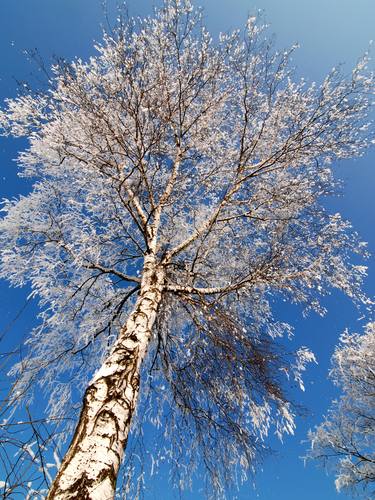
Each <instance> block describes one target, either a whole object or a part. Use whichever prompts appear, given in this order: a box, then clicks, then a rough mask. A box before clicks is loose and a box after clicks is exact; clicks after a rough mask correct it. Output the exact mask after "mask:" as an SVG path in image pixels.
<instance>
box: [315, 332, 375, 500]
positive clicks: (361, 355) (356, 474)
mask: <svg viewBox="0 0 375 500" xmlns="http://www.w3.org/2000/svg"><path fill="white" fill-rule="evenodd" d="M340 341H341V343H340V345H339V346H338V347H337V348H336V350H335V353H334V355H333V357H332V365H333V367H332V370H331V372H330V376H331V378H332V380H333V381H334V383H335V384H336V385H337V386H338V387H339V388H340V390H341V393H342V394H341V396H340V398H339V400H338V401H334V402H333V404H332V408H331V409H330V410H329V413H328V415H327V417H326V419H325V421H324V422H323V423H322V424H321V425H320V426H319V427H317V428H316V429H315V431H314V432H311V433H310V435H309V437H310V440H311V451H310V454H309V456H310V458H314V459H319V460H321V461H322V462H323V463H324V464H325V465H331V466H332V465H333V468H334V470H335V471H336V481H335V484H336V488H337V490H338V491H340V490H341V489H348V490H350V491H352V492H357V493H359V494H361V495H363V496H366V498H374V495H375V488H374V486H375V445H374V443H375V323H369V324H368V325H367V327H366V330H365V333H364V334H362V335H358V334H349V333H348V332H345V333H344V334H343V335H342V336H341V338H340Z"/></svg>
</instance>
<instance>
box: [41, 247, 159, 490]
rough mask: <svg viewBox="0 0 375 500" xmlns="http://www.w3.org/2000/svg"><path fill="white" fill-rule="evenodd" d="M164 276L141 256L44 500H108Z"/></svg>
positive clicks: (148, 258)
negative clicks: (131, 296) (130, 293)
mask: <svg viewBox="0 0 375 500" xmlns="http://www.w3.org/2000/svg"><path fill="white" fill-rule="evenodd" d="M163 281H164V273H163V270H162V269H161V268H160V267H158V266H157V265H156V261H155V256H154V254H149V255H146V257H145V260H144V271H143V276H142V282H141V288H140V294H139V297H138V300H137V302H136V305H135V307H134V310H133V312H132V313H131V314H130V316H129V319H128V321H127V322H126V324H125V326H124V328H123V329H122V331H121V333H120V336H119V338H118V339H117V341H116V343H115V344H114V346H113V348H112V350H111V352H110V354H109V355H108V357H107V358H106V360H105V361H104V363H103V365H102V366H101V368H100V369H99V371H98V372H97V373H96V374H95V375H94V378H93V380H92V381H91V383H90V384H89V386H88V388H87V389H86V392H85V395H84V398H83V407H82V410H81V414H80V417H79V422H78V425H77V429H76V432H75V434H74V437H73V439H72V442H71V444H70V447H69V450H68V452H67V453H66V455H65V458H64V460H63V462H62V464H61V467H60V470H59V472H58V474H57V476H56V478H55V480H54V482H53V483H52V486H51V488H50V491H49V494H48V496H47V499H48V500H51V499H60V500H62V499H64V500H65V499H70V498H75V499H77V498H79V499H87V500H104V499H105V500H110V499H112V498H114V495H115V487H116V479H117V474H118V470H119V467H120V464H121V460H122V457H123V454H124V450H125V447H126V443H127V438H128V434H129V429H130V423H131V419H132V416H133V413H134V410H135V408H136V402H137V397H138V392H139V382H140V368H141V364H142V360H143V358H144V356H145V354H146V351H147V347H148V344H149V341H150V338H151V330H152V326H153V324H154V321H155V317H156V312H157V309H158V306H159V303H160V301H161V296H162V289H163Z"/></svg>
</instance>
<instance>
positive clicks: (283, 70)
mask: <svg viewBox="0 0 375 500" xmlns="http://www.w3.org/2000/svg"><path fill="white" fill-rule="evenodd" d="M97 50H98V52H99V55H98V56H97V57H95V58H91V59H90V60H89V61H88V62H82V61H80V60H76V61H74V62H73V63H70V64H68V63H66V62H60V63H59V64H57V65H55V66H54V67H53V77H52V78H51V80H50V82H49V83H50V88H49V91H48V92H44V93H37V92H34V93H31V92H30V93H25V94H22V95H19V96H18V97H17V98H16V99H13V100H8V101H7V107H6V109H5V110H4V111H3V112H2V113H1V115H0V124H1V126H2V129H3V132H4V133H5V134H10V135H13V136H16V137H18V136H27V137H28V138H29V142H30V147H29V149H28V150H27V151H25V152H23V153H21V154H20V156H19V164H20V166H21V168H22V169H23V170H22V172H23V175H25V176H27V177H29V178H30V179H33V181H34V185H33V189H32V191H31V193H30V194H29V195H28V196H24V197H21V198H20V199H18V200H10V201H9V200H8V201H6V202H5V204H4V208H3V210H4V212H5V216H4V218H3V220H2V222H1V256H2V264H1V276H2V277H3V278H6V279H8V280H9V281H10V282H11V284H13V285H15V286H20V285H24V284H26V283H30V284H31V287H32V290H33V291H32V293H33V295H34V296H36V297H38V298H39V301H40V306H41V309H42V312H41V316H40V317H41V324H40V326H38V327H37V328H36V329H34V330H33V331H32V333H31V335H30V338H29V340H28V341H27V346H26V349H23V350H22V357H21V359H20V361H19V362H18V363H17V364H15V366H14V367H13V368H12V370H11V374H12V375H13V376H14V377H15V382H14V385H13V388H12V391H11V394H10V396H9V399H8V407H9V408H10V409H11V410H13V407H14V406H15V404H16V403H17V402H19V401H20V400H22V399H25V398H27V397H30V394H31V393H32V391H33V388H34V387H35V386H39V387H43V388H44V390H45V391H46V392H47V393H48V412H49V416H50V417H49V418H50V419H52V418H53V419H54V421H56V419H58V418H61V417H65V418H67V417H70V416H74V411H76V410H77V405H76V402H77V399H78V400H79V397H80V396H81V395H82V393H84V396H83V402H82V408H81V412H80V416H79V419H78V424H77V427H76V430H75V433H74V437H73V440H72V443H71V445H70V448H69V450H68V452H67V453H66V455H65V458H64V460H63V462H62V465H61V467H60V470H59V472H58V474H57V476H56V478H55V480H54V482H53V484H52V486H51V489H50V493H49V498H64V499H66V498H76V497H77V496H78V497H80V498H112V497H113V495H114V490H115V484H116V478H117V476H118V470H119V467H120V464H121V461H122V457H123V453H124V449H125V446H126V443H127V440H128V434H129V429H130V423H131V420H132V419H133V421H134V414H135V409H136V405H137V404H138V405H139V404H142V399H141V400H140V401H139V402H138V403H137V400H138V394H139V392H140V394H141V396H143V398H144V399H143V404H144V406H143V408H146V409H147V412H148V414H150V417H149V418H150V420H152V421H153V422H154V423H156V425H160V422H161V421H163V428H164V426H169V427H167V428H168V429H170V430H171V432H170V436H171V438H170V444H169V447H170V448H169V449H168V450H167V455H168V456H170V457H173V460H174V461H175V462H180V463H183V464H185V466H186V464H187V465H188V466H189V471H190V470H191V468H194V467H197V464H199V463H203V464H204V465H205V466H206V468H207V470H208V471H209V476H210V480H211V483H212V486H213V487H214V488H215V489H216V490H217V491H219V493H220V492H221V491H222V488H223V484H224V483H225V481H229V480H231V479H233V477H234V476H233V470H235V469H236V468H239V469H240V471H244V472H246V470H248V469H251V468H252V467H253V466H254V464H255V461H256V459H257V457H258V455H259V453H262V451H264V449H265V444H264V440H265V438H266V436H267V434H268V432H269V429H270V427H272V426H273V427H274V428H275V429H276V433H277V434H278V435H279V436H281V435H282V434H283V433H285V432H289V433H291V432H293V428H294V413H295V411H294V410H293V407H292V405H291V403H290V402H289V401H288V397H287V393H286V391H285V384H284V380H283V374H285V375H286V378H290V379H291V381H295V382H297V383H298V384H300V385H301V387H303V384H302V379H301V374H302V372H303V370H304V369H305V365H306V363H307V362H309V361H312V360H313V355H312V353H310V351H309V350H308V349H306V348H301V349H299V350H298V351H297V352H296V353H294V354H293V353H290V352H288V349H287V348H286V347H285V346H284V347H283V344H282V343H281V341H280V340H279V339H280V338H281V337H283V336H288V335H290V334H291V327H290V326H289V325H287V324H284V323H282V322H280V321H277V319H275V318H274V317H273V314H272V303H273V301H275V300H277V299H279V298H282V299H284V300H288V301H290V302H293V303H298V304H302V305H304V306H305V308H306V310H309V309H313V310H316V311H318V312H323V311H324V308H323V306H322V305H321V300H320V299H321V297H323V296H324V295H325V294H327V293H329V290H330V289H331V288H337V289H340V290H342V291H343V292H344V293H346V294H347V295H348V296H349V297H351V298H352V299H353V300H354V301H356V302H365V303H366V298H365V296H364V295H363V294H362V292H361V289H360V288H361V282H362V279H363V276H364V274H365V268H364V267H363V266H358V265H352V264H351V257H352V254H353V252H357V253H358V252H359V253H361V252H362V251H363V248H364V245H363V244H362V243H360V242H359V241H358V238H357V236H356V235H355V234H354V233H352V232H351V230H350V225H349V224H348V223H347V222H345V221H343V220H342V219H341V217H340V215H339V214H334V215H330V214H329V213H327V211H326V210H325V209H324V207H323V205H322V200H323V199H324V197H325V196H326V195H330V194H331V193H332V192H333V191H334V189H335V186H336V181H335V180H334V179H333V176H332V171H331V168H330V163H331V162H332V160H334V159H345V158H351V157H353V156H358V155H360V154H362V153H363V152H364V151H365V150H366V148H367V147H368V146H369V145H370V144H371V138H370V137H369V133H368V128H369V124H368V123H367V117H366V116H367V112H368V109H369V106H370V101H371V96H370V94H371V92H373V83H374V77H373V76H372V75H371V74H370V75H367V74H366V71H365V66H366V62H367V56H365V57H364V58H363V59H362V60H361V61H360V62H359V63H358V65H357V66H356V67H355V68H354V70H353V72H352V74H351V75H350V76H349V77H348V78H347V79H345V78H344V77H343V76H342V75H341V72H340V70H339V69H334V70H332V72H331V73H330V74H329V75H328V76H327V78H326V79H325V80H324V82H323V83H322V84H321V85H320V86H317V85H315V84H311V85H307V83H306V82H305V81H303V80H302V81H299V82H293V79H292V78H293V71H292V69H290V65H289V60H290V55H291V53H292V52H293V50H294V47H293V48H292V49H291V50H289V51H286V52H282V53H278V52H277V51H275V50H274V49H273V47H272V42H271V41H270V40H269V39H267V37H266V36H265V34H264V27H262V26H260V25H259V23H258V22H257V20H256V19H255V18H254V17H250V18H249V20H248V23H247V26H246V29H245V30H244V32H243V33H241V32H238V31H236V32H234V33H233V34H229V35H221V36H220V40H219V41H218V43H217V44H216V45H215V44H214V43H213V41H212V39H211V37H210V35H209V34H208V32H207V31H206V29H205V28H204V26H203V23H202V16H201V13H200V11H198V10H195V9H193V8H192V6H191V4H190V2H189V1H188V0H186V1H185V0H184V1H180V0H166V2H165V3H164V5H163V7H162V8H161V9H160V10H158V11H157V12H156V13H155V16H154V17H153V18H147V19H144V20H132V19H130V20H127V21H126V22H125V23H120V26H119V27H118V29H117V30H116V31H115V32H114V33H112V34H105V36H104V40H103V43H102V44H100V45H98V46H97ZM95 370H96V371H95ZM141 382H142V385H141V390H140V383H141ZM147 397H149V398H150V399H151V403H150V402H149V401H150V399H149V400H146V398H147ZM140 413H141V411H140V410H139V409H138V414H140ZM64 422H66V420H64ZM172 430H173V432H172ZM179 481H180V482H181V483H183V481H184V477H182V478H180V479H179ZM47 482H48V481H47Z"/></svg>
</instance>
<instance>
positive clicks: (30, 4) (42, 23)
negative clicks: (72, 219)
mask: <svg viewBox="0 0 375 500" xmlns="http://www.w3.org/2000/svg"><path fill="white" fill-rule="evenodd" d="M108 3H109V10H110V11H111V10H112V11H113V5H114V3H115V2H114V1H110V0H108ZM200 5H202V6H203V7H204V8H205V17H206V22H207V25H208V28H209V29H210V31H211V32H212V33H213V34H217V33H218V32H219V31H227V30H230V29H233V28H236V27H239V26H242V25H243V24H244V21H245V19H246V16H247V14H248V13H251V12H253V11H254V10H255V9H256V8H259V9H264V10H265V13H266V18H267V20H268V22H269V23H270V24H271V31H273V32H274V33H276V35H277V45H278V46H280V47H285V46H288V45H290V44H291V43H293V42H295V41H297V42H299V43H300V45H301V48H300V49H299V51H298V53H297V54H296V56H295V59H294V60H295V64H296V65H297V66H298V74H299V75H303V76H305V77H306V78H308V79H312V80H317V81H319V80H320V79H321V78H322V77H323V76H324V74H325V73H326V72H327V71H329V69H330V68H331V67H332V66H334V65H336V64H337V63H338V62H344V63H346V64H347V65H346V67H347V68H348V71H349V70H350V67H351V66H352V65H353V64H354V63H355V61H356V59H357V58H358V57H359V56H360V55H361V53H363V52H364V50H366V49H367V47H368V42H369V40H370V39H372V38H374V39H375V1H374V0H355V1H354V0H314V1H312V0H254V1H253V0H201V1H200ZM128 6H129V10H130V13H131V14H134V15H145V14H147V13H149V12H150V11H151V9H152V2H150V1H146V0H129V1H128ZM103 20H104V19H103V15H102V9H101V2H100V0H53V1H51V0H32V1H30V0H1V2H0V102H2V101H3V99H4V98H6V97H9V96H10V97H11V96H14V95H15V93H16V88H17V86H16V80H30V78H31V77H30V73H31V72H33V73H34V74H35V73H36V74H37V71H36V67H35V66H33V65H31V64H30V63H29V62H28V61H27V59H26V57H25V55H24V54H23V50H24V49H33V48H38V49H39V51H40V53H41V55H42V56H43V57H44V59H45V61H46V64H47V65H48V61H49V60H50V58H51V56H52V55H53V54H56V55H59V56H64V57H66V58H68V59H71V58H73V57H74V56H78V57H81V58H83V59H85V58H87V57H88V56H89V55H91V54H93V53H94V49H93V40H99V39H100V37H101V27H100V23H101V22H103ZM372 65H373V66H374V67H375V64H374V63H373V64H372ZM24 146H25V142H24V141H22V140H18V141H14V140H10V139H4V138H0V169H1V170H0V197H5V196H7V197H11V196H15V195H17V194H18V193H20V192H27V189H28V186H27V184H26V183H25V181H22V180H20V179H17V177H16V168H15V164H14V162H12V158H14V157H15V156H16V152H17V150H18V149H22V148H23V147H24ZM374 163H375V154H374V152H371V153H369V154H368V155H367V156H366V157H365V158H362V159H360V160H357V161H351V162H346V163H343V164H342V165H339V166H338V168H337V171H338V174H339V175H340V176H341V177H342V178H343V179H344V181H345V189H344V197H342V198H337V199H335V200H332V201H331V202H330V203H329V205H330V207H331V208H332V210H335V211H341V212H342V213H343V215H344V217H347V218H349V219H350V220H351V221H352V222H353V225H354V227H355V228H356V230H357V231H358V232H359V233H360V235H361V236H362V238H363V239H364V240H365V241H368V242H369V248H370V250H371V251H372V252H373V253H374V252H375V235H374V223H373V221H374V202H373V200H374V193H375V189H374V188H375V170H374ZM368 265H369V278H368V280H367V282H366V289H367V291H368V293H369V294H370V295H371V296H374V291H375V260H374V258H372V259H370V260H369V261H368ZM26 295H27V291H22V290H9V289H8V287H7V285H6V284H5V283H0V330H1V329H3V328H4V327H5V326H6V325H7V324H8V323H9V322H10V321H11V320H12V319H13V318H14V317H15V316H16V315H17V313H18V311H19V310H20V309H21V308H22V306H23V304H24V303H25V297H26ZM327 307H328V309H329V313H328V314H327V316H326V317H325V318H319V317H317V316H313V315H312V316H310V317H308V318H307V319H302V318H301V317H297V316H296V311H295V309H292V308H289V307H287V306H285V307H283V308H279V314H280V316H282V318H283V319H286V320H288V321H290V322H292V324H294V326H295V331H296V341H297V342H298V344H303V345H307V346H309V347H311V348H312V349H313V350H314V351H315V353H316V355H317V358H318V361H319V365H318V366H317V367H312V368H311V369H310V370H309V372H308V374H307V384H306V393H305V394H303V395H302V396H301V399H300V401H299V402H301V403H302V404H303V405H304V406H305V408H306V409H307V416H306V417H305V418H299V419H298V428H297V432H296V434H295V436H294V437H289V438H286V439H285V443H284V445H283V446H280V445H279V444H278V443H276V442H274V443H272V444H273V445H274V447H275V449H276V451H277V453H276V455H275V456H274V457H273V458H270V459H268V460H266V462H265V463H264V466H263V470H262V471H261V472H259V474H258V475H257V477H256V489H254V488H253V486H252V483H250V482H249V483H248V484H246V485H245V486H244V487H242V488H241V490H240V492H239V493H233V494H232V495H231V496H230V498H233V499H234V498H238V499H241V500H244V499H249V500H252V499H263V500H276V499H277V500H316V499H322V500H340V499H342V500H345V499H346V498H347V497H346V496H345V495H344V494H341V495H337V494H336V492H335V489H334V486H333V478H332V477H327V476H326V475H325V474H324V472H323V471H322V470H320V469H317V468H316V467H315V466H314V465H308V466H306V467H305V466H304V464H303V461H302V460H301V459H300V457H301V456H302V455H304V453H305V450H306V446H307V444H306V443H305V444H303V443H302V444H301V441H303V440H305V439H306V433H307V430H308V429H309V428H311V427H313V426H314V425H315V424H317V423H319V422H320V420H321V417H322V414H323V413H324V412H325V411H326V410H327V408H328V405H329V402H330V400H331V399H332V397H333V396H334V394H335V392H334V388H333V387H332V386H331V384H330V383H329V382H327V380H326V375H327V372H328V368H329V358H330V356H331V354H332V351H333V348H334V345H335V343H336V341H337V338H338V335H339V334H340V333H341V332H342V331H343V330H344V328H345V327H348V328H349V329H351V330H353V331H359V330H361V328H362V324H363V321H358V319H357V318H358V316H359V313H358V311H356V310H355V309H354V307H353V306H352V305H351V304H350V303H349V301H348V300H347V299H345V298H344V297H342V296H340V295H338V294H335V295H332V296H331V297H330V298H329V299H328V300H327ZM35 312H36V308H35V306H34V305H33V304H30V305H28V306H27V307H26V309H25V311H24V312H23V313H22V315H21V316H20V318H19V319H18V320H17V321H16V322H15V323H14V324H13V326H12V327H11V329H10V330H9V331H8V333H7V336H8V338H9V341H10V340H11V339H12V338H13V339H16V338H21V337H22V336H23V335H25V334H27V331H28V330H29V329H30V327H32V325H33V324H34V323H33V315H34V314H35ZM0 348H1V345H0ZM296 396H298V397H299V396H300V394H297V395H296ZM197 488H198V489H199V485H197ZM169 490H170V487H169V486H168V485H167V484H166V480H165V479H164V477H163V476H161V477H160V478H159V479H156V480H155V481H154V482H152V483H151V484H149V491H147V492H146V494H145V498H146V500H148V499H150V500H151V499H154V498H162V499H169V498H172V494H171V493H168V491H169ZM187 498H191V499H199V498H203V496H202V495H201V494H200V493H199V492H198V491H196V492H195V493H193V494H191V495H187Z"/></svg>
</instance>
